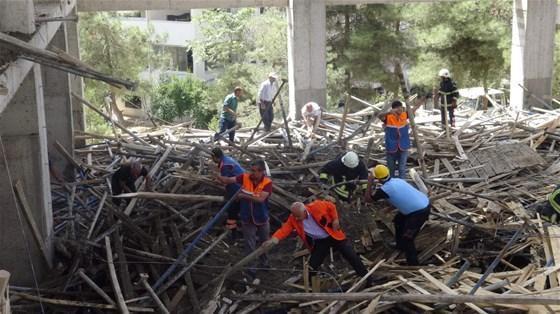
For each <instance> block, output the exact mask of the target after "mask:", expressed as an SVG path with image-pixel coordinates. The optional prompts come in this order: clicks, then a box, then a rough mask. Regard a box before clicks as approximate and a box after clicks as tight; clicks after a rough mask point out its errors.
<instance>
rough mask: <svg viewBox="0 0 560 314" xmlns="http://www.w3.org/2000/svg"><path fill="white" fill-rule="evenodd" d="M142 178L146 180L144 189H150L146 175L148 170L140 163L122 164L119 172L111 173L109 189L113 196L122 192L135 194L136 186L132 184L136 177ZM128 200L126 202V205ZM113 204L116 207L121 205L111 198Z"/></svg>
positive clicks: (118, 200) (118, 201) (118, 199)
mask: <svg viewBox="0 0 560 314" xmlns="http://www.w3.org/2000/svg"><path fill="white" fill-rule="evenodd" d="M140 176H142V177H144V179H145V180H146V187H147V188H148V189H150V187H151V178H150V176H149V175H148V169H146V167H144V166H142V163H141V162H139V161H133V162H131V163H127V164H123V165H122V166H121V167H120V168H119V170H117V171H115V173H113V176H112V177H111V189H112V191H113V195H119V194H122V193H123V192H125V193H134V192H136V186H135V185H134V182H135V181H136V179H138V177H140ZM128 202H129V200H127V204H128ZM113 204H115V205H116V206H120V205H121V199H120V198H113Z"/></svg>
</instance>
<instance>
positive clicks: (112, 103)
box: [109, 92, 124, 124]
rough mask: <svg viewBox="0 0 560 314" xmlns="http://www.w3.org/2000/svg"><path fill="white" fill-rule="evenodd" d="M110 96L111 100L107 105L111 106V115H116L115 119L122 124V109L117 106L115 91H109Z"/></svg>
mask: <svg viewBox="0 0 560 314" xmlns="http://www.w3.org/2000/svg"><path fill="white" fill-rule="evenodd" d="M110 97H111V101H110V102H109V105H110V106H111V112H112V113H113V115H115V116H116V117H117V121H118V122H119V123H120V124H124V117H123V113H122V111H120V110H119V107H118V106H117V98H116V97H115V93H113V92H111V96H110Z"/></svg>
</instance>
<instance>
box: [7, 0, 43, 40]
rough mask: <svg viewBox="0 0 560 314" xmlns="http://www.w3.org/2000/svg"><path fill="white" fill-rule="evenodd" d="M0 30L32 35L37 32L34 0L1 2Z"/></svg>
mask: <svg viewBox="0 0 560 314" xmlns="http://www.w3.org/2000/svg"><path fill="white" fill-rule="evenodd" d="M0 30H2V31H3V32H18V33H24V34H32V33H34V32H35V7H34V6H33V0H0Z"/></svg>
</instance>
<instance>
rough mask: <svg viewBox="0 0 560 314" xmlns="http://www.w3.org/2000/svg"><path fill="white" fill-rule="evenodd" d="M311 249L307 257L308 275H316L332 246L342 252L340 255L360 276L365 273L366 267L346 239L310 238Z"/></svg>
mask: <svg viewBox="0 0 560 314" xmlns="http://www.w3.org/2000/svg"><path fill="white" fill-rule="evenodd" d="M312 241H313V242H311V243H313V251H311V257H310V258H309V267H310V268H311V269H310V270H309V274H310V276H316V274H317V270H318V269H319V267H320V266H321V264H322V263H323V261H324V260H325V257H327V255H329V253H330V248H331V247H332V248H334V249H335V250H337V251H339V252H340V254H342V257H344V259H345V260H346V261H347V262H348V263H350V265H351V266H352V268H354V270H355V271H356V274H358V275H359V276H360V277H363V276H365V275H366V274H367V269H366V267H365V266H364V264H363V263H362V261H361V260H360V257H359V256H358V254H356V252H354V249H353V248H352V243H350V241H348V239H344V240H336V239H334V238H333V237H328V238H325V239H318V240H312Z"/></svg>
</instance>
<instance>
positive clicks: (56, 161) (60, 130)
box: [41, 27, 74, 181]
mask: <svg viewBox="0 0 560 314" xmlns="http://www.w3.org/2000/svg"><path fill="white" fill-rule="evenodd" d="M49 47H57V48H60V49H63V50H66V32H65V27H61V28H60V29H59V30H58V32H57V33H56V34H55V36H54V37H53V39H52V41H51V43H50V45H49ZM41 72H42V77H43V84H44V91H43V95H44V100H45V116H46V121H47V143H48V152H49V160H50V162H51V166H52V167H53V168H54V169H55V170H56V171H59V172H60V173H63V174H64V177H66V178H67V180H70V181H71V180H72V179H73V178H74V168H73V167H72V165H71V164H70V163H69V162H68V161H66V159H64V157H63V156H62V154H61V153H60V152H59V151H58V150H57V149H56V148H55V143H56V142H59V143H60V144H61V145H62V146H63V147H64V148H65V149H66V151H68V152H69V153H70V154H73V152H74V135H73V128H72V125H73V122H72V116H73V113H72V102H71V95H70V90H71V85H70V75H69V74H68V73H66V72H62V71H59V70H56V69H53V68H49V67H42V71H41Z"/></svg>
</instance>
